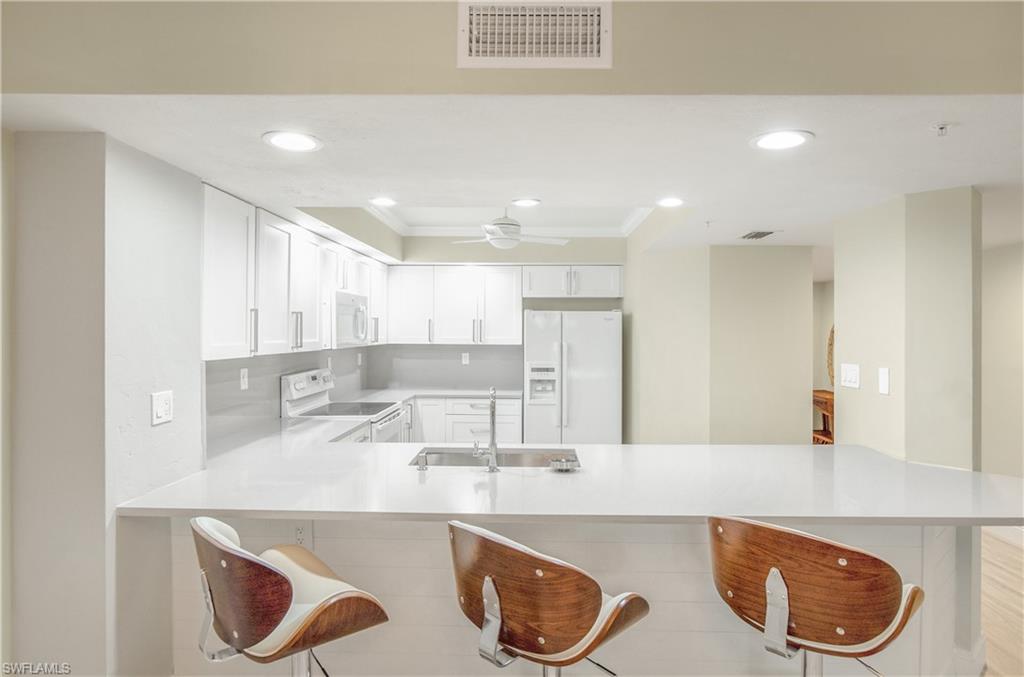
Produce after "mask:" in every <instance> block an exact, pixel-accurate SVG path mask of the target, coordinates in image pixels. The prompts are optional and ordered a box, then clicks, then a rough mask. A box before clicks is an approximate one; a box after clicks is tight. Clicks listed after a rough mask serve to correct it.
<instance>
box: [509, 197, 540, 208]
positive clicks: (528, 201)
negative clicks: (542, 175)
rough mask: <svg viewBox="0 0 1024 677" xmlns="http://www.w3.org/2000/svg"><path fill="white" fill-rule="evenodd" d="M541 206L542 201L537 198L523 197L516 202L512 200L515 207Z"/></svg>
mask: <svg viewBox="0 0 1024 677" xmlns="http://www.w3.org/2000/svg"><path fill="white" fill-rule="evenodd" d="M539 204H540V199H538V198H535V197H521V198H518V199H516V200H512V205H513V206H515V207H536V206H537V205H539Z"/></svg>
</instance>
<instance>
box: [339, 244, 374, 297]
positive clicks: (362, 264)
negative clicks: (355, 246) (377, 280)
mask: <svg viewBox="0 0 1024 677" xmlns="http://www.w3.org/2000/svg"><path fill="white" fill-rule="evenodd" d="M338 275H339V279H338V283H339V284H338V286H339V288H340V289H344V290H345V291H347V292H348V293H349V294H358V295H359V296H369V295H370V259H368V258H367V257H365V256H363V255H362V254H357V253H356V252H353V251H345V252H344V253H343V254H342V256H341V261H340V264H339V266H338Z"/></svg>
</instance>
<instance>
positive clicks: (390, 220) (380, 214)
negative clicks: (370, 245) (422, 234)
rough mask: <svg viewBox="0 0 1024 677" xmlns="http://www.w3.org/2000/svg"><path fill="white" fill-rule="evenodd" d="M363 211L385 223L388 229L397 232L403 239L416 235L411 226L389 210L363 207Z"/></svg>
mask: <svg viewBox="0 0 1024 677" xmlns="http://www.w3.org/2000/svg"><path fill="white" fill-rule="evenodd" d="M363 209H365V210H366V211H367V212H369V213H370V215H371V216H373V217H374V218H375V219H377V220H378V221H380V222H381V223H383V224H384V225H386V226H387V227H388V228H390V229H391V230H393V231H395V232H396V233H398V234H399V235H401V236H402V237H407V236H409V235H414V233H413V232H412V229H411V228H410V227H409V224H407V223H406V222H405V221H403V220H402V219H400V218H398V216H396V215H395V214H393V213H392V212H390V211H389V210H388V209H386V208H384V207H373V206H370V207H363Z"/></svg>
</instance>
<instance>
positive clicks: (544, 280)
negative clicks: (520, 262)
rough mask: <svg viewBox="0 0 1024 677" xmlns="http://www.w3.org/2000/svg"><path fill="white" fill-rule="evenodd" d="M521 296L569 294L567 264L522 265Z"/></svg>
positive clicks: (557, 296)
mask: <svg viewBox="0 0 1024 677" xmlns="http://www.w3.org/2000/svg"><path fill="white" fill-rule="evenodd" d="M523 296H524V297H526V298H562V297H565V296H569V266H523Z"/></svg>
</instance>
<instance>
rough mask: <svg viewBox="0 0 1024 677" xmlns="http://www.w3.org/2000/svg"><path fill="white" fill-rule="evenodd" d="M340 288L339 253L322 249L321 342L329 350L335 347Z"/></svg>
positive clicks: (329, 249) (323, 247)
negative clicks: (336, 315)
mask: <svg viewBox="0 0 1024 677" xmlns="http://www.w3.org/2000/svg"><path fill="white" fill-rule="evenodd" d="M337 288H338V251H337V249H335V248H334V247H331V246H322V247H320V340H321V346H322V347H323V348H324V349H325V350H328V349H330V348H333V347H334V345H335V337H334V334H335V326H334V316H335V314H334V293H335V292H336V291H337Z"/></svg>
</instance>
